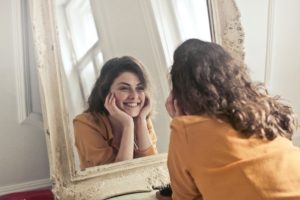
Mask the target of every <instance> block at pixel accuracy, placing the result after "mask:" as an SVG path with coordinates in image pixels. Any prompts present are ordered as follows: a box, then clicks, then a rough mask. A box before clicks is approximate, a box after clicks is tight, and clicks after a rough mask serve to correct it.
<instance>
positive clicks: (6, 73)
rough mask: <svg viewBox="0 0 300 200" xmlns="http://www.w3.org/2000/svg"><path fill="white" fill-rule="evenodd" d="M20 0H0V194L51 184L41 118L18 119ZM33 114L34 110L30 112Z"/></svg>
mask: <svg viewBox="0 0 300 200" xmlns="http://www.w3.org/2000/svg"><path fill="white" fill-rule="evenodd" d="M20 1H21V0H1V1H0V24H1V28H0V52H1V54H0V74H1V78H0V93H1V99H0V110H1V112H0V195H2V194H5V193H10V192H13V191H21V190H30V189H34V188H39V187H45V186H49V184H50V182H49V164H48V155H47V148H46V143H45V136H44V133H43V130H42V128H41V126H40V125H41V122H38V119H33V120H32V119H29V118H30V117H29V116H28V117H29V118H28V117H27V118H26V116H25V118H24V120H22V121H23V122H21V123H19V119H21V118H22V117H21V116H20V113H21V112H20V109H25V108H24V105H25V104H22V103H20V102H18V97H20V95H21V93H20V91H22V90H20V87H19V86H22V84H20V85H18V84H17V83H18V81H22V80H21V79H20V77H22V74H21V75H20V74H19V73H20V70H19V69H20V66H19V64H20V63H22V60H20V59H22V58H21V55H20V54H19V52H20V51H19V50H20V49H21V48H22V46H21V45H20V43H18V38H17V36H18V29H17V27H18V19H17V17H16V16H17V15H18V14H19V15H20V13H19V10H18V6H17V5H20V4H19V3H18V2H20ZM19 75H20V76H19ZM32 78H33V77H32ZM32 80H35V79H34V78H33V79H32ZM36 84H37V83H36ZM33 88H37V87H33ZM36 90H37V89H35V91H33V90H31V93H32V94H33V95H38V91H36ZM19 99H20V98H19ZM38 99H39V98H36V96H35V97H33V98H32V102H35V104H34V105H39V104H38V103H36V102H37V101H38ZM32 109H33V110H34V109H35V110H40V108H36V106H32ZM28 114H30V113H28ZM31 114H32V113H31ZM33 115H35V114H32V115H31V116H33Z"/></svg>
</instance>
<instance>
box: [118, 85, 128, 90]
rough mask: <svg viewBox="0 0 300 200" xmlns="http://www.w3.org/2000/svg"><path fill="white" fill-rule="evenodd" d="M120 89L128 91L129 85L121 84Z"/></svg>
mask: <svg viewBox="0 0 300 200" xmlns="http://www.w3.org/2000/svg"><path fill="white" fill-rule="evenodd" d="M119 90H121V91H128V90H129V87H127V86H121V87H119Z"/></svg>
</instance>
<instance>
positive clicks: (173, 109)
mask: <svg viewBox="0 0 300 200" xmlns="http://www.w3.org/2000/svg"><path fill="white" fill-rule="evenodd" d="M165 106H166V109H167V112H168V113H169V115H170V117H171V118H173V117H176V116H180V115H183V112H182V110H181V109H180V106H179V105H178V101H177V100H176V99H174V97H173V95H172V93H170V94H169V96H168V98H167V100H166V103H165Z"/></svg>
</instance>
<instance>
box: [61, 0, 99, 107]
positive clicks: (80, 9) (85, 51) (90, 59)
mask: <svg viewBox="0 0 300 200" xmlns="http://www.w3.org/2000/svg"><path fill="white" fill-rule="evenodd" d="M63 12H64V15H63V16H65V22H66V25H67V26H66V28H67V32H68V34H67V35H66V37H65V38H66V48H67V49H68V50H69V51H70V54H71V62H72V69H74V70H72V71H73V72H76V73H77V75H76V76H75V77H77V78H74V75H69V76H68V74H67V81H68V84H69V87H70V88H72V89H75V88H74V87H75V86H74V85H77V84H78V82H79V89H80V91H81V97H74V94H71V96H73V97H71V98H72V99H74V98H83V99H84V100H85V101H86V100H87V98H88V96H89V93H90V91H91V89H92V87H93V84H94V82H95V81H96V77H97V76H98V74H99V71H100V66H101V65H102V64H103V55H102V52H101V49H100V42H99V37H98V34H97V30H96V26H95V21H94V17H93V13H92V9H91V5H90V1H87V0H69V1H68V2H67V3H66V4H65V6H63ZM74 81H77V83H76V84H74ZM72 89H71V91H72Z"/></svg>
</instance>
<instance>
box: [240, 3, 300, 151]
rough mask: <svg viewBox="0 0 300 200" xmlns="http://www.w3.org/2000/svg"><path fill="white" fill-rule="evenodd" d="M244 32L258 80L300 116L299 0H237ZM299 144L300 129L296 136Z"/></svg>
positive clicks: (252, 66) (249, 60)
mask: <svg viewBox="0 0 300 200" xmlns="http://www.w3.org/2000/svg"><path fill="white" fill-rule="evenodd" d="M236 2H237V6H238V8H239V10H240V12H241V21H242V26H243V28H244V31H245V50H246V58H245V60H246V63H247V65H248V67H249V68H250V70H251V72H252V77H253V78H254V79H255V80H259V81H265V82H266V84H267V86H268V88H269V89H270V92H271V94H273V95H275V94H277V95H281V96H282V98H283V99H284V100H286V101H287V102H288V103H290V104H291V105H292V107H293V108H294V110H295V112H296V113H297V114H298V116H300V103H299V102H300V89H299V85H300V79H299V75H300V67H299V65H300V60H299V58H300V45H299V44H300V26H299V20H300V12H299V11H298V8H299V7H300V1H299V0H289V1H288V3H287V2H286V1H281V0H263V1H261V0H252V1H246V0H236ZM293 141H294V143H295V144H297V145H298V146H300V130H298V131H297V132H296V133H295V135H294V138H293Z"/></svg>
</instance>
